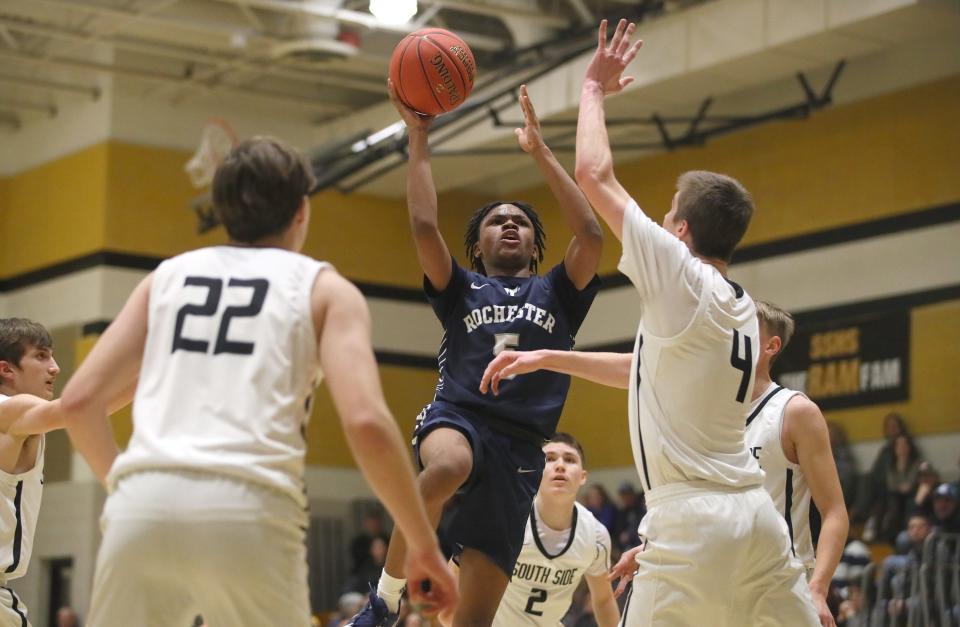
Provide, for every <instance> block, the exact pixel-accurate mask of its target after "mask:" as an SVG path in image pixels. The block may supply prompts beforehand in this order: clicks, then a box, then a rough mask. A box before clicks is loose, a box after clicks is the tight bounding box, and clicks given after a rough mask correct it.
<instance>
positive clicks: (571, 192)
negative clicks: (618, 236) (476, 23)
mask: <svg viewBox="0 0 960 627" xmlns="http://www.w3.org/2000/svg"><path fill="white" fill-rule="evenodd" d="M520 109H521V110H522V111H523V121H524V127H523V128H518V129H515V130H514V132H515V133H516V135H517V141H518V142H519V144H520V148H521V149H522V150H523V151H524V152H525V153H527V154H529V155H530V156H531V157H533V160H534V161H535V162H536V164H537V168H538V169H539V170H540V174H542V175H543V179H544V180H545V181H546V182H547V185H548V186H549V187H550V191H551V192H553V197H554V198H556V199H557V203H558V204H559V205H560V209H561V210H562V211H563V215H564V218H565V219H566V221H567V224H568V225H569V226H570V230H572V231H573V240H571V242H570V246H568V247H567V252H566V254H565V255H564V257H563V264H564V267H565V268H566V271H567V276H568V277H570V281H571V282H572V283H573V284H574V285H575V286H576V287H577V289H580V290H582V289H583V288H585V287H586V286H587V284H588V283H590V280H591V279H593V276H594V275H595V274H596V272H597V266H598V265H599V264H600V253H601V252H603V230H602V229H601V228H600V223H599V222H597V218H596V216H594V215H593V209H591V208H590V203H588V202H587V199H586V198H585V197H584V195H583V192H581V191H580V188H579V187H577V184H576V182H574V180H573V179H572V178H571V177H570V175H569V174H567V171H566V170H564V169H563V166H562V165H560V162H559V161H557V158H556V156H554V154H553V151H551V150H550V147H549V146H547V144H546V143H545V142H544V141H543V133H542V132H541V130H540V119H539V118H538V117H537V112H536V110H535V109H534V108H533V102H532V101H531V100H530V96H529V94H527V86H526V85H521V86H520Z"/></svg>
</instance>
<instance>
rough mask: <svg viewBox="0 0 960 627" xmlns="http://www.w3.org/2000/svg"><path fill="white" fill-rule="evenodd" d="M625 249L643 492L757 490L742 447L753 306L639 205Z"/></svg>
mask: <svg viewBox="0 0 960 627" xmlns="http://www.w3.org/2000/svg"><path fill="white" fill-rule="evenodd" d="M622 241H623V256H622V258H621V259H620V265H619V269H620V271H621V272H623V273H624V274H625V275H627V277H628V278H629V279H630V280H631V282H632V283H633V284H634V286H635V287H636V289H637V291H638V292H639V293H640V299H641V320H640V325H639V329H638V331H637V338H636V342H635V344H634V351H633V361H632V365H631V384H630V389H629V405H628V409H629V416H630V436H631V442H632V446H633V453H634V460H635V462H636V465H637V472H638V473H639V474H640V478H641V480H642V482H643V487H644V489H645V490H650V489H653V488H657V487H660V486H664V485H668V484H671V483H676V482H687V481H707V482H710V483H714V484H717V485H719V486H724V487H734V488H746V487H751V486H759V485H760V484H761V482H762V480H763V473H762V472H761V470H760V468H759V467H758V466H757V462H756V460H754V459H753V457H751V456H750V453H749V452H748V451H747V449H746V447H745V446H744V437H743V435H744V417H745V416H746V415H747V409H748V407H749V404H750V398H751V392H752V390H753V379H754V371H755V366H756V360H757V353H758V347H759V341H758V326H757V316H756V309H755V307H754V304H753V300H752V299H751V298H750V296H749V295H748V294H747V293H746V292H744V291H743V289H742V288H741V287H740V286H738V285H736V284H735V283H732V282H729V281H727V280H726V279H725V278H724V277H723V275H721V274H720V272H719V271H717V269H716V268H714V267H713V266H710V265H709V264H706V263H703V262H702V261H701V260H699V259H698V258H696V257H694V256H693V255H692V254H691V253H690V251H689V249H688V248H687V247H686V246H685V245H684V244H683V242H681V241H680V240H679V239H677V238H676V237H674V236H673V235H671V234H670V233H668V232H667V231H665V230H664V229H662V228H661V227H660V226H658V225H657V224H655V223H654V222H653V221H651V220H650V219H649V218H648V217H647V216H645V215H644V214H643V212H642V211H641V210H640V208H639V207H638V206H637V204H636V202H634V201H633V200H631V201H630V203H629V204H628V206H627V208H626V210H625V212H624V218H623V233H622Z"/></svg>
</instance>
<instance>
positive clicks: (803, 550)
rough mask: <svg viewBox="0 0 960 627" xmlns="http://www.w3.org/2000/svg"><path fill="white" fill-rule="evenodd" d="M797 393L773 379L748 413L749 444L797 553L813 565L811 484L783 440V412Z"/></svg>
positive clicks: (803, 560)
mask: <svg viewBox="0 0 960 627" xmlns="http://www.w3.org/2000/svg"><path fill="white" fill-rule="evenodd" d="M794 396H802V395H801V394H800V392H796V391H794V390H789V389H786V388H782V387H780V386H779V385H777V384H776V383H772V384H770V387H769V388H767V389H766V390H765V391H764V393H763V394H761V395H760V396H758V397H757V400H755V401H754V402H753V405H752V407H751V411H750V415H749V416H748V417H747V447H748V450H749V451H750V452H751V454H752V455H753V456H754V457H755V458H756V459H757V461H759V462H760V467H761V468H763V472H764V473H765V474H766V477H765V478H764V480H763V487H764V489H765V490H766V491H767V492H769V493H770V497H771V498H772V499H773V503H774V505H776V506H777V511H779V512H780V513H781V514H782V515H783V517H784V519H785V520H786V521H787V528H788V529H789V530H790V541H791V546H792V548H793V553H794V555H795V556H796V557H797V559H799V560H800V562H801V563H803V565H804V567H805V568H807V569H811V568H813V565H814V552H813V538H812V535H811V533H810V487H809V486H808V485H807V480H806V478H804V476H803V473H802V472H801V471H800V465H799V464H794V463H793V462H791V461H790V460H789V459H787V456H786V455H784V453H783V443H782V441H781V440H780V432H781V430H782V429H783V412H784V410H785V409H786V407H787V403H788V402H789V401H790V399H791V398H793V397H794Z"/></svg>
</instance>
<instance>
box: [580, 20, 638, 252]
mask: <svg viewBox="0 0 960 627" xmlns="http://www.w3.org/2000/svg"><path fill="white" fill-rule="evenodd" d="M635 30H636V25H635V24H632V23H630V24H628V23H627V21H626V20H620V23H619V24H617V30H616V31H615V32H614V34H613V38H612V39H611V40H610V43H609V45H608V44H607V21H606V20H603V21H602V22H600V30H599V39H598V43H597V50H596V52H595V53H594V55H593V59H591V60H590V65H588V66H587V72H586V75H585V76H584V77H583V86H582V88H581V92H580V113H579V117H578V121H577V166H576V178H577V184H578V185H580V189H582V190H583V193H584V195H586V197H587V200H589V201H590V204H591V205H593V208H594V209H596V211H597V213H599V214H600V217H601V218H603V220H604V221H605V222H606V223H607V225H608V226H609V227H610V230H611V231H613V233H614V235H616V236H617V239H622V233H623V211H624V209H625V208H626V206H627V202H628V201H629V200H630V195H629V194H627V191H626V190H625V189H624V188H623V186H622V185H620V183H619V181H617V178H616V176H615V175H614V173H613V154H612V153H611V151H610V139H609V137H608V135H607V123H606V118H605V115H604V111H603V98H604V96H606V95H607V94H614V93H617V92H619V91H620V90H621V89H623V88H624V87H626V86H627V85H629V84H630V83H632V82H633V78H632V77H623V71H624V69H626V67H627V65H628V64H629V63H630V62H631V61H632V60H633V58H634V57H635V56H637V52H638V51H639V50H640V46H642V45H643V42H642V41H637V42H636V43H635V44H633V45H632V46H631V45H630V37H631V36H632V35H633V33H634V31H635Z"/></svg>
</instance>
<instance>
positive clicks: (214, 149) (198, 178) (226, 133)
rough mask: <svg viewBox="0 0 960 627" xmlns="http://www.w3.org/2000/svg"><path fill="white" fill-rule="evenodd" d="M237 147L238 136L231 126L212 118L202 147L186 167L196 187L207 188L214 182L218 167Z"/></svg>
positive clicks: (201, 138) (207, 125) (208, 123)
mask: <svg viewBox="0 0 960 627" xmlns="http://www.w3.org/2000/svg"><path fill="white" fill-rule="evenodd" d="M236 145H237V136H236V134H235V133H234V132H233V128H231V126H230V124H229V123H227V121H226V120H224V119H221V118H211V119H210V121H209V122H207V124H206V126H204V127H203V132H202V133H201V135H200V146H199V147H198V148H197V151H196V152H195V153H193V156H192V157H190V160H189V161H187V164H186V165H185V166H184V168H183V169H184V171H185V172H186V173H187V175H188V176H189V177H190V182H191V183H193V186H194V187H206V186H208V185H210V183H212V182H213V175H214V173H215V172H216V171H217V166H219V165H220V163H221V162H222V161H223V160H224V159H225V158H226V156H227V155H228V154H229V153H230V150H231V149H232V148H233V147H234V146H236Z"/></svg>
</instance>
